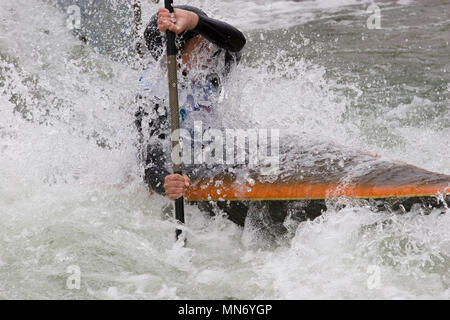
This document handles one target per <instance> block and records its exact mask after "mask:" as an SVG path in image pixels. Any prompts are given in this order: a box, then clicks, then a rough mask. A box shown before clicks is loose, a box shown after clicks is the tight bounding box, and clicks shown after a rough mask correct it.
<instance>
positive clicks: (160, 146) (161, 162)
mask: <svg viewBox="0 0 450 320" xmlns="http://www.w3.org/2000/svg"><path fill="white" fill-rule="evenodd" d="M167 30H170V31H173V32H174V33H175V34H176V35H177V36H176V45H177V48H178V63H179V65H178V68H179V70H181V73H182V75H183V77H182V79H180V122H181V127H182V128H186V129H187V130H192V126H193V123H194V121H199V120H200V121H202V122H205V121H208V119H213V118H215V117H216V113H217V110H216V107H217V100H218V96H219V95H220V91H221V85H222V83H223V81H224V79H225V78H226V77H227V76H228V74H229V73H230V71H231V70H232V68H233V66H235V65H237V64H238V63H239V61H240V58H241V52H242V49H243V47H244V46H245V43H246V39H245V37H244V35H243V34H242V32H240V31H239V30H238V29H236V28H235V27H233V26H231V25H229V24H227V23H225V22H223V21H219V20H215V19H212V18H210V17H208V16H207V15H206V13H205V12H203V11H202V10H200V9H198V8H195V7H192V6H185V5H183V6H174V14H172V15H171V14H170V12H169V11H168V10H167V9H165V8H160V9H159V10H158V13H157V14H155V15H154V16H153V17H152V18H151V20H150V23H149V24H148V26H147V28H146V30H145V32H144V37H145V42H146V45H147V48H148V50H149V52H150V54H151V55H152V57H153V58H154V59H155V60H156V61H159V62H160V63H161V65H164V63H165V32H166V31H167ZM164 85H166V86H167V84H166V83H164ZM140 100H141V101H140V102H141V106H140V108H139V111H138V112H137V113H136V116H137V119H136V125H137V127H138V130H139V132H140V133H141V139H142V141H144V140H146V139H145V138H146V137H145V134H146V133H145V132H143V121H147V122H148V123H149V133H148V134H149V139H148V140H146V141H147V142H146V143H144V145H145V144H146V145H145V146H143V151H144V152H143V154H144V155H143V158H144V159H143V160H144V162H145V181H146V183H147V184H148V186H149V188H150V192H151V193H152V191H156V192H158V193H161V194H162V193H164V192H165V194H166V195H167V196H168V197H169V198H170V199H172V200H175V199H178V198H179V197H181V196H182V195H183V193H184V191H185V190H186V188H187V187H189V184H190V180H189V177H188V176H187V175H184V176H181V175H178V174H170V171H169V168H167V165H168V164H170V163H171V161H170V158H169V157H168V152H167V151H168V149H169V148H170V129H169V128H170V125H169V121H168V114H169V112H168V103H167V102H166V101H165V100H164V99H162V98H161V97H157V96H153V95H152V96H151V97H142V96H141V97H140ZM150 113H151V115H150V116H149V114H150ZM146 116H147V117H146ZM168 140H169V141H168ZM165 142H166V143H165ZM167 142H169V144H167Z"/></svg>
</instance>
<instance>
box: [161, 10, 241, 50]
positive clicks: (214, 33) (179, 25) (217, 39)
mask: <svg viewBox="0 0 450 320" xmlns="http://www.w3.org/2000/svg"><path fill="white" fill-rule="evenodd" d="M174 13H175V18H176V24H175V23H174V22H173V21H172V17H171V15H170V12H169V10H167V9H165V8H160V9H159V10H158V28H159V30H160V31H161V32H166V31H167V30H170V31H173V32H175V33H176V34H179V33H181V32H183V31H185V30H195V31H197V32H198V33H199V34H201V35H202V36H203V37H205V38H206V39H207V40H209V41H211V42H212V43H214V44H215V45H217V46H218V47H220V48H223V49H225V50H228V51H231V52H238V51H241V50H242V48H243V47H244V45H245V43H246V40H245V37H244V35H243V34H242V32H241V31H239V30H238V29H236V28H235V27H233V26H231V25H229V24H228V23H225V22H222V21H219V20H215V19H212V18H209V17H205V16H202V15H200V16H199V15H197V14H196V13H194V12H191V11H187V10H182V9H176V8H175V9H174Z"/></svg>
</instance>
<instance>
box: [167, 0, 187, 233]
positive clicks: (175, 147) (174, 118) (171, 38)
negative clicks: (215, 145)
mask: <svg viewBox="0 0 450 320" xmlns="http://www.w3.org/2000/svg"><path fill="white" fill-rule="evenodd" d="M165 7H166V9H167V10H169V12H171V13H173V12H174V10H173V1H172V0H165ZM166 37H167V71H168V78H169V104H170V120H171V131H172V164H173V172H174V173H175V174H182V170H181V154H180V134H179V131H180V116H179V114H180V110H179V104H178V79H177V47H176V46H175V33H174V32H172V31H169V30H167V32H166ZM175 219H176V220H177V221H178V222H180V223H182V224H183V223H184V199H183V197H181V198H179V199H176V200H175ZM181 233H182V231H181V230H180V229H178V228H177V230H176V232H175V235H176V238H177V240H178V238H179V236H180V235H181Z"/></svg>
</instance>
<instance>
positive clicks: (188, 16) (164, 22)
mask: <svg viewBox="0 0 450 320" xmlns="http://www.w3.org/2000/svg"><path fill="white" fill-rule="evenodd" d="M174 12H175V13H174V17H172V16H171V14H170V12H169V10H167V9H166V8H160V9H159V10H158V29H159V31H161V32H166V31H167V29H169V30H170V31H173V32H175V33H176V34H179V33H181V32H183V31H184V30H193V29H195V27H197V24H198V15H197V14H196V13H194V12H191V11H187V10H182V9H176V8H174ZM173 18H175V19H173ZM174 21H176V24H175V23H174Z"/></svg>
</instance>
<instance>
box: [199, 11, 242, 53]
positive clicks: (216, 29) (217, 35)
mask: <svg viewBox="0 0 450 320" xmlns="http://www.w3.org/2000/svg"><path fill="white" fill-rule="evenodd" d="M194 31H197V32H198V33H199V34H201V35H202V36H204V37H205V38H206V39H207V40H209V41H211V42H212V43H214V44H215V45H217V46H218V47H220V48H223V49H225V50H228V51H230V52H238V51H241V50H242V48H243V47H244V46H245V43H246V39H245V37H244V35H243V34H242V32H241V31H239V30H238V29H236V28H235V27H233V26H231V25H229V24H228V23H225V22H222V21H219V20H215V19H212V18H209V17H206V16H202V15H199V16H198V24H197V27H196V28H195V29H194Z"/></svg>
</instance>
